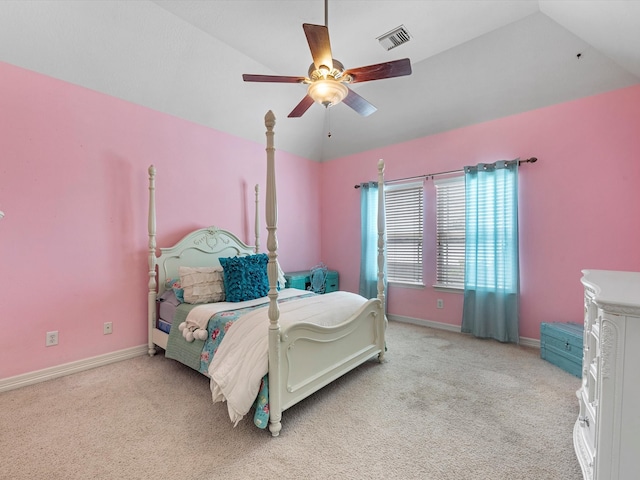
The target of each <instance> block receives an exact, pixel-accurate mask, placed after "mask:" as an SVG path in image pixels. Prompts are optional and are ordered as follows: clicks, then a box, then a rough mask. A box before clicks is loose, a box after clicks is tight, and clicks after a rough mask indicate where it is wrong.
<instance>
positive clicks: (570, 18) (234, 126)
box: [0, 0, 640, 161]
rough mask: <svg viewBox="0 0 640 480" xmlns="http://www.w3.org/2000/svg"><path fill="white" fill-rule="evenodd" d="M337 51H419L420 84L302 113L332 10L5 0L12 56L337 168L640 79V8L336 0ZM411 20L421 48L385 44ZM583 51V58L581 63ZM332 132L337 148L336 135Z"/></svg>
mask: <svg viewBox="0 0 640 480" xmlns="http://www.w3.org/2000/svg"><path fill="white" fill-rule="evenodd" d="M328 7H329V8H328V10H329V12H328V13H329V15H328V26H329V32H330V37H331V46H332V50H333V56H334V57H335V58H337V59H338V60H340V61H341V62H342V63H343V64H344V65H345V67H346V68H354V67H359V66H364V65H370V64H374V63H380V62H384V61H388V60H395V59H399V58H404V57H409V58H410V59H411V62H412V68H413V74H412V75H411V76H409V77H399V78H393V79H386V80H379V81H373V82H366V83H359V84H354V85H352V86H351V88H353V90H354V91H356V92H357V93H358V94H360V95H361V96H363V97H365V98H366V99H367V100H368V101H370V102H371V103H372V104H374V105H375V106H376V107H377V108H378V111H377V112H375V113H374V114H373V115H371V116H369V117H360V116H359V115H358V114H356V113H355V112H354V111H353V110H351V109H350V108H349V107H347V106H346V105H337V106H335V107H332V108H330V109H328V110H325V108H324V107H322V106H320V105H313V106H312V107H311V108H310V109H309V110H308V111H307V113H306V114H305V115H304V116H303V117H301V118H294V119H289V118H287V115H288V113H289V112H290V111H291V110H292V109H293V108H294V107H295V106H296V105H297V104H298V102H299V101H300V100H301V99H302V97H303V96H304V95H305V89H304V87H303V86H301V85H296V84H275V83H245V82H243V81H242V74H243V73H254V74H271V75H273V74H276V75H292V76H299V75H306V73H307V69H308V67H309V65H310V64H311V54H310V52H309V48H308V46H307V43H306V39H305V36H304V32H303V30H302V23H316V24H324V1H323V0H280V1H278V0H253V1H251V0H209V1H205V0H156V1H148V0H137V1H127V0H84V1H78V0H69V1H66V0H42V1H38V0H31V1H24V0H23V1H21V0H4V1H2V2H0V61H4V62H7V63H10V64H13V65H17V66H21V67H24V68H27V69H30V70H34V71H37V72H40V73H43V74H46V75H50V76H52V77H55V78H59V79H62V80H65V81H68V82H71V83H74V84H77V85H81V86H84V87H87V88H90V89H93V90H96V91H98V92H102V93H105V94H108V95H112V96H115V97H118V98H122V99H124V100H127V101H130V102H134V103H137V104H140V105H143V106H146V107H149V108H152V109H155V110H158V111H161V112H166V113H168V114H171V115H175V116H178V117H181V118H185V119H188V120H191V121H193V122H196V123H199V124H203V125H206V126H209V127H212V128H215V129H217V130H221V131H224V132H228V133H231V134H233V135H236V136H239V137H242V138H246V139H249V140H252V141H256V142H260V143H262V142H264V125H263V117H264V114H265V113H266V112H267V110H273V111H274V113H275V114H276V117H277V126H276V148H278V149H282V150H286V151H289V152H292V153H295V154H298V155H301V156H303V157H306V158H310V159H313V160H319V161H321V160H327V159H332V158H337V157H341V156H344V155H348V154H352V153H357V152H361V151H365V150H369V149H371V148H376V147H380V146H384V145H389V144H393V143H398V142H402V141H406V140H410V139H414V138H419V137H423V136H427V135H430V134H433V133H437V132H442V131H445V130H449V129H452V128H457V127H461V126H465V125H470V124H474V123H478V122H483V121H487V120H491V119H495V118H499V117H502V116H506V115H511V114H515V113H519V112H523V111H527V110H532V109H535V108H539V107H544V106H548V105H552V104H555V103H559V102H564V101H568V100H573V99H576V98H581V97H584V96H588V95H594V94H597V93H602V92H605V91H609V90H613V89H617V88H622V87H626V86H630V85H633V84H637V83H640V1H638V0H626V1H625V0H623V1H614V0H609V1H606V0H605V1H598V0H570V1H569V0H540V1H537V0H514V1H509V0H494V1H485V0H467V1H465V0H458V1H452V0H442V1H436V0H431V1H429V0H422V1H418V0H414V1H403V0H389V1H386V0H384V1H383V0H329V2H328ZM401 24H402V25H404V26H405V27H406V29H407V30H408V31H409V33H410V34H411V36H412V39H411V41H410V42H409V43H407V44H404V45H401V46H400V47H398V48H396V49H392V50H391V51H385V50H384V49H383V48H382V47H381V46H380V45H379V43H378V41H377V40H376V37H378V36H380V35H382V34H384V33H386V32H388V31H389V30H391V29H393V28H395V27H397V26H399V25H401ZM578 54H581V55H580V58H578V56H577V55H578ZM328 131H330V132H331V134H332V135H331V137H330V138H329V137H328V135H327V133H328Z"/></svg>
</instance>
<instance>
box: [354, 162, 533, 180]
mask: <svg viewBox="0 0 640 480" xmlns="http://www.w3.org/2000/svg"><path fill="white" fill-rule="evenodd" d="M537 161H538V159H537V158H536V157H531V158H527V159H526V160H520V159H518V165H520V164H522V163H536V162H537ZM460 172H464V169H463V168H459V169H457V170H449V171H446V172H436V173H427V174H425V175H416V176H415V177H405V178H396V179H395V180H387V181H386V182H384V183H394V182H403V181H405V180H416V179H418V178H429V177H431V178H433V177H435V176H437V175H448V174H450V173H460ZM353 188H360V185H354V187H353Z"/></svg>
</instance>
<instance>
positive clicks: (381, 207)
mask: <svg viewBox="0 0 640 480" xmlns="http://www.w3.org/2000/svg"><path fill="white" fill-rule="evenodd" d="M384 210H385V209H384V160H382V159H380V160H378V299H379V300H380V303H382V314H383V315H386V311H387V309H386V307H385V301H386V299H385V295H384V264H385V261H384V254H385V253H384V244H385V241H384V240H385V239H384V235H385V214H384ZM382 335H384V332H382ZM378 360H379V361H380V362H383V361H384V349H382V351H381V352H380V354H379V355H378Z"/></svg>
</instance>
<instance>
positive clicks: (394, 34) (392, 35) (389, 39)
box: [377, 25, 411, 50]
mask: <svg viewBox="0 0 640 480" xmlns="http://www.w3.org/2000/svg"><path fill="white" fill-rule="evenodd" d="M377 40H378V41H379V42H380V45H382V48H384V49H385V50H391V49H392V48H396V47H398V46H400V45H402V44H403V43H407V42H408V41H409V40H411V35H409V32H408V31H407V29H406V28H405V27H404V25H400V26H399V27H396V28H394V29H393V30H391V31H390V32H387V33H385V34H384V35H381V36H379V37H378V39H377Z"/></svg>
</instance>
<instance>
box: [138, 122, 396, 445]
mask: <svg viewBox="0 0 640 480" xmlns="http://www.w3.org/2000/svg"><path fill="white" fill-rule="evenodd" d="M265 126H266V140H267V142H266V152H267V185H266V222H267V231H268V237H267V250H268V254H267V255H266V257H267V258H268V260H267V259H265V263H266V270H267V275H266V278H268V293H267V295H266V296H265V297H263V298H262V300H260V299H256V300H253V304H254V305H255V304H256V303H261V304H262V305H264V307H263V308H257V309H256V311H257V310H260V311H261V312H262V313H261V315H264V317H265V318H264V320H262V321H258V322H259V324H258V325H259V326H258V328H254V327H248V326H247V327H246V328H253V330H254V331H259V332H260V333H261V334H263V336H264V337H265V340H264V342H265V345H267V346H266V347H265V348H268V353H265V355H268V367H267V368H268V408H267V409H265V412H268V424H269V430H270V431H271V434H272V435H273V436H278V435H279V433H280V430H281V428H282V425H281V418H282V412H283V411H284V410H286V409H287V408H289V407H291V406H293V405H294V404H296V403H297V402H299V401H300V400H302V399H304V398H305V397H307V396H309V395H311V394H312V393H314V392H315V391H317V390H318V389H320V388H322V387H323V386H325V385H327V384H329V383H330V382H332V381H333V380H335V379H336V378H338V377H340V376H341V375H343V374H345V373H347V372H349V371H351V370H352V369H354V368H355V367H357V366H358V365H360V364H362V363H363V362H365V361H367V360H369V359H371V358H373V357H375V356H377V357H378V360H379V361H380V362H382V361H383V360H384V352H385V328H386V318H385V315H384V302H385V298H384V287H383V281H384V279H383V265H384V216H383V215H382V212H383V209H384V193H383V192H384V188H382V186H383V182H384V179H383V175H384V164H383V162H382V160H380V162H379V163H378V183H379V185H380V187H381V188H379V189H378V192H379V194H378V211H379V212H380V213H381V214H380V215H379V219H378V295H377V298H374V299H369V300H367V299H364V298H362V297H359V296H358V295H355V294H351V293H348V292H332V293H329V294H325V295H317V296H313V294H311V293H309V292H302V291H298V292H291V293H290V292H289V291H290V290H291V291H294V290H295V289H284V290H280V289H279V287H278V278H279V274H281V270H280V268H279V265H278V252H277V249H278V240H277V236H276V230H277V217H278V206H277V196H276V176H275V148H274V140H273V139H274V132H273V128H274V126H275V116H274V114H273V113H272V112H271V111H269V112H268V113H267V114H266V116H265ZM155 174H156V170H155V167H154V166H153V165H152V166H151V167H149V218H148V229H149V272H148V273H149V292H148V315H149V316H148V323H149V355H151V356H153V355H154V354H155V353H156V346H158V347H161V348H162V349H164V350H165V351H166V356H168V357H169V358H175V359H177V360H179V361H183V359H182V357H181V355H182V354H181V349H182V348H184V349H188V348H194V349H199V348H200V346H199V344H198V339H196V340H195V341H192V340H193V335H192V336H191V339H189V338H188V335H186V336H185V332H182V335H180V333H179V332H178V325H176V323H177V322H176V321H174V322H173V324H172V325H171V327H170V328H171V329H170V331H168V330H167V328H166V327H165V328H164V329H161V328H160V325H159V324H158V313H159V308H158V307H159V306H160V305H161V303H160V302H159V300H162V297H163V296H164V294H165V293H171V292H168V290H171V285H167V281H169V283H170V282H171V281H172V279H175V278H179V276H180V272H181V271H182V270H181V268H180V267H193V268H201V267H217V268H219V269H220V270H222V271H223V274H226V273H227V272H225V271H224V269H222V268H220V265H221V263H224V262H226V261H227V258H228V257H245V256H255V257H257V256H258V254H259V226H258V224H259V222H258V210H259V207H258V193H259V192H258V186H257V185H256V222H255V224H256V225H255V227H256V228H255V230H256V232H255V245H254V246H253V247H251V246H248V245H246V244H245V243H243V242H242V241H241V240H240V239H238V237H236V236H235V235H234V234H232V233H230V232H228V231H226V230H222V229H219V228H216V227H210V228H203V229H199V230H196V231H194V232H191V233H189V234H187V235H186V236H185V237H183V238H182V240H180V241H179V242H178V243H177V244H175V245H174V246H172V247H169V248H160V254H159V255H157V252H156V212H155V210H156V209H155ZM262 255H263V256H264V254H262ZM220 259H223V260H222V261H221V260H220ZM225 265H228V263H225ZM225 282H226V277H225ZM225 288H226V286H225ZM294 294H299V295H301V296H300V299H297V298H295V299H294V301H292V302H289V303H283V304H281V303H280V302H279V297H282V298H280V301H284V302H287V297H288V296H289V295H294ZM334 294H337V295H334ZM310 295H311V296H313V298H308V297H309V296H310ZM340 295H343V296H348V300H349V302H351V301H352V300H353V301H355V302H356V304H357V305H356V306H355V307H353V306H352V304H351V303H350V304H349V305H350V310H345V311H344V312H342V311H341V312H340V313H339V314H334V313H331V312H332V308H334V309H335V308H337V307H334V305H338V304H341V302H342V297H341V296H340ZM228 297H229V292H227V298H228ZM356 297H358V298H356ZM305 301H307V302H315V303H317V304H318V305H319V308H320V309H322V311H323V312H325V311H326V312H328V313H327V315H330V316H332V317H334V318H333V319H332V321H331V322H330V323H323V324H322V325H318V324H315V323H311V322H310V321H305V319H302V320H300V319H299V318H296V316H297V315H298V313H297V311H298V310H296V309H293V310H294V311H291V313H289V310H291V309H287V308H288V305H290V304H293V303H297V302H305ZM318 302H324V303H318ZM244 303H245V302H240V303H237V304H231V302H228V301H223V302H221V303H219V304H217V305H216V308H218V306H219V305H223V304H226V305H231V307H230V308H240V307H241V306H243V305H244ZM248 303H250V302H248ZM182 306H184V307H185V308H187V309H188V308H192V307H194V306H193V305H190V306H186V305H181V306H179V307H178V309H180V308H181V307H182ZM209 306H210V305H209V304H205V305H202V304H200V305H197V306H196V307H197V308H198V309H200V310H203V311H204V309H207V308H209ZM160 308H161V307H160ZM220 308H222V307H220ZM315 308H317V307H315ZM341 308H342V307H341ZM194 310H195V308H194ZM216 311H217V310H216ZM189 315H191V313H190V314H189ZM254 316H255V315H254ZM175 318H177V314H176V317H175ZM189 318H190V317H187V321H186V323H185V325H183V326H187V325H188V324H189V320H188V319H189ZM213 318H214V317H212V318H211V320H210V321H209V322H213ZM240 321H243V322H244V321H245V320H244V318H243V319H242V320H238V322H237V323H234V326H233V328H229V330H226V327H225V332H226V336H225V337H224V341H222V340H221V341H220V344H219V346H218V347H217V349H216V350H215V353H216V355H215V358H214V359H213V360H212V361H211V364H210V365H209V366H207V367H206V370H203V371H202V373H205V374H206V375H208V376H210V378H211V379H212V380H211V382H212V392H214V383H215V382H214V378H216V379H217V377H218V376H219V375H218V372H217V371H216V370H215V368H219V369H223V366H222V365H221V364H222V362H219V363H218V366H215V364H216V362H217V361H218V360H219V359H218V356H220V357H221V358H222V350H223V348H225V347H226V348H227V350H229V349H230V348H231V346H230V345H229V346H227V343H229V344H230V343H231V342H232V340H231V338H232V333H235V332H234V331H235V330H238V335H240V330H241V328H240ZM298 322H300V323H298ZM236 325H237V326H236ZM183 326H181V327H180V329H182V328H183ZM201 327H202V329H203V332H204V331H206V329H207V328H208V329H209V330H208V333H207V335H208V337H207V340H206V341H207V342H209V341H210V339H209V337H214V336H215V335H211V332H212V331H216V332H217V330H215V329H212V327H211V323H209V327H206V325H205V326H202V325H201ZM186 330H188V328H187V329H186ZM194 331H195V330H194ZM204 335H205V334H204V333H203V338H202V339H201V341H202V342H204V341H205V340H204ZM182 337H184V338H182ZM233 338H234V339H235V340H234V342H235V341H237V339H238V336H236V337H233ZM188 342H191V343H188ZM182 343H184V345H182ZM195 344H198V345H195ZM234 348H235V349H236V351H237V349H238V348H241V347H239V346H238V345H236V344H235V343H234ZM173 351H176V352H177V353H172V352H173ZM203 352H204V349H203ZM225 353H226V352H225ZM197 355H198V356H199V357H200V358H201V359H202V358H205V357H208V354H205V353H198V354H197ZM212 356H213V354H212ZM238 358H243V357H242V356H240V357H238ZM207 359H208V358H207ZM266 360H267V358H265V361H266ZM234 361H235V362H237V361H238V359H236V360H234ZM183 363H185V364H187V365H190V366H192V368H196V366H197V362H196V365H194V364H193V363H194V362H191V364H190V362H189V361H183ZM214 366H215V368H214ZM266 377H267V375H265V377H263V378H266ZM218 383H224V382H218ZM216 388H221V387H219V386H218V387H216ZM261 391H262V390H261ZM218 393H219V392H218ZM223 393H225V392H223ZM225 395H226V396H228V397H230V398H232V397H233V395H234V394H233V393H231V394H226V393H225ZM225 395H223V396H222V397H224V398H222V397H219V398H218V400H220V399H221V400H223V401H228V404H229V412H230V416H231V403H232V402H231V401H229V398H226V396H225ZM213 397H214V401H215V400H216V395H215V393H214V394H213ZM241 413H243V412H241ZM265 415H267V414H265ZM241 416H242V415H239V417H240V418H241ZM233 420H234V418H233V417H232V421H233ZM235 421H236V423H237V418H236V420H235ZM265 424H266V420H265Z"/></svg>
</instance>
